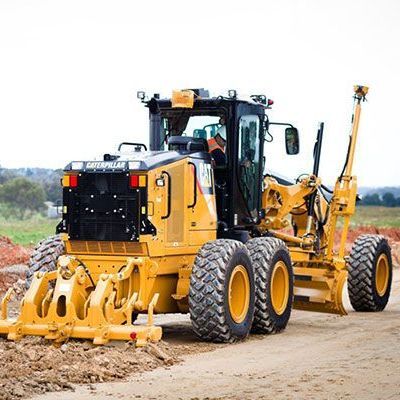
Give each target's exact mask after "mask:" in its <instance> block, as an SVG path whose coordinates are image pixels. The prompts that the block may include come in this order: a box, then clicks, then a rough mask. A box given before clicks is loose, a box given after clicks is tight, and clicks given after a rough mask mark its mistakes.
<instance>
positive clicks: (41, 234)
mask: <svg viewBox="0 0 400 400" xmlns="http://www.w3.org/2000/svg"><path fill="white" fill-rule="evenodd" d="M58 222H59V220H58V219H48V218H45V217H40V216H35V217H32V218H30V219H27V220H23V221H21V220H17V219H4V218H0V235H4V236H8V237H9V238H10V239H11V240H12V241H13V242H15V243H18V244H21V245H23V246H32V245H36V244H37V243H38V242H39V241H40V240H42V239H44V238H46V237H47V236H50V235H54V233H55V231H56V225H57V224H58Z"/></svg>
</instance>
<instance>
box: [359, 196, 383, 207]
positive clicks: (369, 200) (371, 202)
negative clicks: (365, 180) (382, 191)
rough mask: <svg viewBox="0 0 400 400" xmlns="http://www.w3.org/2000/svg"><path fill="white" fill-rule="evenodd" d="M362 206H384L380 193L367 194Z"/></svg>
mask: <svg viewBox="0 0 400 400" xmlns="http://www.w3.org/2000/svg"><path fill="white" fill-rule="evenodd" d="M362 205H364V206H380V205H382V201H381V198H380V197H379V194H378V193H374V194H367V195H366V196H364V197H363V199H362Z"/></svg>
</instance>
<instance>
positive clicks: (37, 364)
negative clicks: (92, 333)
mask: <svg viewBox="0 0 400 400" xmlns="http://www.w3.org/2000/svg"><path fill="white" fill-rule="evenodd" d="M178 361H179V358H178V357H176V356H171V355H170V354H169V347H168V345H167V344H166V343H164V342H161V343H158V344H157V345H155V344H149V345H148V346H147V347H144V348H135V347H134V344H133V343H119V344H118V345H115V346H101V347H95V346H93V345H92V344H91V343H90V342H84V343H82V342H75V341H70V342H68V343H65V344H63V345H62V346H60V347H55V346H54V345H52V344H51V343H49V342H48V341H46V340H44V339H42V338H25V339H23V340H21V341H20V342H17V343H15V342H8V341H6V340H3V339H0V399H1V400H6V399H7V400H11V399H20V398H26V397H29V396H32V395H34V394H39V393H45V392H54V391H61V390H73V389H74V388H73V384H78V383H83V384H89V385H91V384H93V383H96V382H106V381H111V380H118V379H123V378H125V377H127V376H128V375H129V374H132V373H134V372H142V371H149V370H152V369H154V368H157V367H159V366H169V365H172V364H174V363H176V362H178Z"/></svg>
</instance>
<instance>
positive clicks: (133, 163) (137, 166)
mask: <svg viewBox="0 0 400 400" xmlns="http://www.w3.org/2000/svg"><path fill="white" fill-rule="evenodd" d="M128 166H129V169H140V161H129V163H128Z"/></svg>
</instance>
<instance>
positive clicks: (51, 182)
mask: <svg viewBox="0 0 400 400" xmlns="http://www.w3.org/2000/svg"><path fill="white" fill-rule="evenodd" d="M62 175H63V172H62V170H56V171H54V174H53V175H51V177H50V178H49V179H48V180H47V181H45V182H43V189H44V191H45V192H46V200H48V201H52V202H53V203H56V202H57V201H58V200H61V199H62V187H61V178H62Z"/></svg>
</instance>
